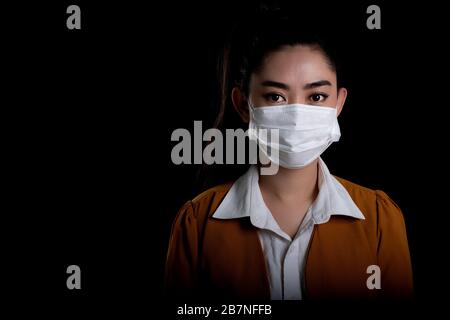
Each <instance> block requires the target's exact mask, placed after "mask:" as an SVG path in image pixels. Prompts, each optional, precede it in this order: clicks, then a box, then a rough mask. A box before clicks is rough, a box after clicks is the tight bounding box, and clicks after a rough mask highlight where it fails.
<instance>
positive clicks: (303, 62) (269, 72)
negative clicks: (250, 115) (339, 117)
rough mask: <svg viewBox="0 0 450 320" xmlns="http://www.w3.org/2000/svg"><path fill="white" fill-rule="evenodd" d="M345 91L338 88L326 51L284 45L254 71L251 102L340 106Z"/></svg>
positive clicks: (342, 102)
mask: <svg viewBox="0 0 450 320" xmlns="http://www.w3.org/2000/svg"><path fill="white" fill-rule="evenodd" d="M345 97H346V90H345V89H344V88H341V90H338V89H337V81H336V73H335V71H333V70H332V68H331V67H330V65H329V63H328V60H327V59H326V58H325V56H324V55H323V53H322V52H321V51H320V50H318V49H315V48H311V47H309V46H303V45H296V46H285V47H282V48H281V49H280V50H278V51H275V52H272V53H270V54H269V55H268V56H267V57H266V58H265V59H264V61H263V63H262V65H261V67H260V68H259V69H258V70H257V71H256V72H254V73H253V74H252V76H251V78H250V85H249V97H248V103H249V104H250V105H252V106H253V107H261V106H277V105H284V104H294V103H301V104H308V105H317V106H326V107H337V108H338V112H340V110H341V108H342V105H343V104H344V101H345Z"/></svg>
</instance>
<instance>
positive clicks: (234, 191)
mask: <svg viewBox="0 0 450 320" xmlns="http://www.w3.org/2000/svg"><path fill="white" fill-rule="evenodd" d="M258 180H259V174H258V168H257V166H256V165H253V166H251V167H250V168H249V170H248V171H247V172H246V173H245V174H244V175H242V176H241V177H240V178H239V179H238V180H236V181H235V183H234V184H233V186H232V187H231V188H230V190H229V191H228V193H227V194H226V196H225V198H224V199H223V201H222V202H221V204H220V205H219V207H218V208H217V209H216V211H215V212H214V214H213V217H214V218H217V219H235V218H243V217H250V220H251V222H252V224H253V225H255V226H256V227H259V228H263V227H264V226H266V225H267V223H271V222H272V220H273V219H268V217H269V215H270V211H269V209H268V208H267V206H266V205H265V203H264V200H263V198H262V195H261V191H260V189H259V185H258ZM311 209H312V219H313V221H314V223H317V224H320V223H325V222H327V221H328V220H329V219H330V217H331V216H332V215H344V216H349V217H353V218H356V219H365V218H364V215H363V214H362V212H361V210H359V208H358V207H357V206H356V204H355V203H354V202H353V200H352V198H351V197H350V195H349V194H348V192H347V190H346V189H345V188H344V186H342V184H341V183H340V182H339V181H338V180H337V179H336V178H335V177H333V176H332V175H331V174H330V172H329V170H328V168H327V166H326V164H325V162H323V160H322V159H321V158H319V193H318V195H317V198H316V200H315V201H314V203H313V204H312V206H311Z"/></svg>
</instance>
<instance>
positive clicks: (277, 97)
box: [265, 93, 285, 103]
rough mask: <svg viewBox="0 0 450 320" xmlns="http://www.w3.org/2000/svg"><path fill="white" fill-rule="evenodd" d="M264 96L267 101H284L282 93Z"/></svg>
mask: <svg viewBox="0 0 450 320" xmlns="http://www.w3.org/2000/svg"><path fill="white" fill-rule="evenodd" d="M265 97H266V99H267V100H268V101H269V102H272V103H280V102H284V101H285V99H284V98H283V96H282V95H279V94H276V93H269V94H266V96H265Z"/></svg>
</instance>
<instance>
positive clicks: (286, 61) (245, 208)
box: [165, 16, 412, 300]
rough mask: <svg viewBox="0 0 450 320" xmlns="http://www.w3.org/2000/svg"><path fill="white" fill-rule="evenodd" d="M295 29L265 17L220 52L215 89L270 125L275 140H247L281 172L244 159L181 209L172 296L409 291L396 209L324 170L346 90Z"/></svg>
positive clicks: (170, 272) (171, 264) (255, 124)
mask: <svg viewBox="0 0 450 320" xmlns="http://www.w3.org/2000/svg"><path fill="white" fill-rule="evenodd" d="M300 29H301V28H300V27H299V26H298V25H297V24H296V23H295V22H291V21H290V20H289V19H287V18H284V17H274V16H271V17H270V19H266V18H263V19H261V20H258V22H254V23H252V25H251V27H250V28H248V30H247V31H249V32H248V33H244V32H242V31H239V32H238V34H239V36H240V38H239V39H238V41H236V39H235V43H236V42H237V43H238V45H237V46H236V44H235V47H233V46H231V49H230V50H231V51H230V50H228V49H229V48H228V49H227V50H225V59H224V63H223V66H224V71H223V77H222V79H223V80H225V82H226V83H225V84H223V88H224V90H223V94H224V95H227V96H228V97H230V98H231V101H232V104H233V106H234V108H235V110H236V111H237V113H238V114H239V116H240V118H241V119H242V121H244V122H245V123H249V127H250V128H251V129H254V130H258V129H264V128H275V129H278V130H279V131H278V132H279V143H278V144H276V143H272V142H269V141H267V140H265V139H264V138H261V137H260V136H257V135H253V136H252V138H253V139H255V140H256V141H257V142H258V144H259V145H260V146H261V147H267V148H268V150H267V156H268V158H269V159H270V161H271V162H272V164H274V163H275V164H277V165H279V170H278V172H277V173H276V174H274V175H263V174H261V166H256V165H254V166H251V167H250V169H249V170H248V171H247V172H246V173H245V174H244V175H242V176H241V177H240V178H239V179H238V180H236V181H235V182H234V183H229V184H223V185H219V186H216V187H214V188H212V189H209V190H207V191H205V192H203V193H202V194H200V195H199V196H197V197H196V198H195V199H193V200H192V201H188V202H187V203H186V204H185V205H184V206H183V207H182V208H181V210H180V211H179V213H178V215H177V217H176V219H175V221H174V224H173V228H172V234H171V237H170V243H169V249H168V255H167V263H166V279H165V288H166V293H167V294H169V295H171V296H178V297H203V298H217V299H219V298H235V299H238V298H243V299H287V300H299V299H314V298H368V299H372V298H379V297H394V298H405V297H409V296H411V294H412V271H411V263H410V255H409V249H408V242H407V237H406V231H405V225H404V221H403V216H402V213H401V211H400V209H399V208H398V206H397V205H396V204H395V203H394V202H393V201H392V200H391V199H390V198H389V197H388V196H387V195H386V194H385V193H384V192H382V191H379V190H377V191H375V190H370V189H368V188H365V187H362V186H359V185H356V184H354V183H352V182H350V181H347V180H344V179H341V178H337V177H334V176H332V175H331V174H330V172H329V171H328V169H327V166H326V165H325V163H324V162H323V161H322V159H321V158H320V155H321V153H322V152H323V151H325V149H326V148H327V147H328V146H329V145H330V144H331V143H332V142H335V141H338V140H339V137H340V130H339V125H338V122H337V117H338V115H339V114H340V113H341V111H342V108H343V106H344V103H345V100H346V97H347V90H346V89H345V88H343V87H340V86H339V84H338V81H337V74H336V63H335V60H334V58H333V55H332V54H331V53H330V51H329V50H328V49H327V47H326V46H325V45H323V44H322V43H321V42H320V41H319V40H318V39H317V38H314V37H310V36H305V35H304V34H302V33H301V31H302V30H300ZM233 70H236V71H233ZM228 88H229V90H228ZM224 101H226V99H225V100H224ZM275 155H278V156H275Z"/></svg>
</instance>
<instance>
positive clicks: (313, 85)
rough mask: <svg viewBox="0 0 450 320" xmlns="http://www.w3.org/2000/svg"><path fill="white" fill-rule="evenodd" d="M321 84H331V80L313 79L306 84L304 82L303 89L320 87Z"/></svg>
mask: <svg viewBox="0 0 450 320" xmlns="http://www.w3.org/2000/svg"><path fill="white" fill-rule="evenodd" d="M322 86H331V82H330V81H328V80H319V81H314V82H311V83H308V84H305V85H304V86H303V89H305V90H306V89H313V88H317V87H322Z"/></svg>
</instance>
